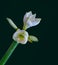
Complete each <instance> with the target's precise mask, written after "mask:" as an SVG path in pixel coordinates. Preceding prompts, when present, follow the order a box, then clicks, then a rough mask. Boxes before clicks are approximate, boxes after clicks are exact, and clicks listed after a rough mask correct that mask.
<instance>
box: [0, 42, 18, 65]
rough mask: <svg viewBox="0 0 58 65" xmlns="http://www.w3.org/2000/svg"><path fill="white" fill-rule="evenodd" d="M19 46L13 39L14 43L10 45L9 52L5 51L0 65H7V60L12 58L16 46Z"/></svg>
mask: <svg viewBox="0 0 58 65" xmlns="http://www.w3.org/2000/svg"><path fill="white" fill-rule="evenodd" d="M17 46H18V43H17V42H15V41H13V43H12V44H11V45H10V47H9V49H8V50H7V52H6V53H5V55H4V56H3V57H2V59H1V61H0V65H5V63H6V62H7V60H8V59H9V58H10V56H11V55H12V53H13V51H14V50H15V48H16V47H17Z"/></svg>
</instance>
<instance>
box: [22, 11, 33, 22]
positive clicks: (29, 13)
mask: <svg viewBox="0 0 58 65" xmlns="http://www.w3.org/2000/svg"><path fill="white" fill-rule="evenodd" d="M31 15H32V12H31V11H30V12H27V13H26V14H25V15H24V18H23V21H24V22H26V21H27V19H28V18H29V17H30V16H31Z"/></svg>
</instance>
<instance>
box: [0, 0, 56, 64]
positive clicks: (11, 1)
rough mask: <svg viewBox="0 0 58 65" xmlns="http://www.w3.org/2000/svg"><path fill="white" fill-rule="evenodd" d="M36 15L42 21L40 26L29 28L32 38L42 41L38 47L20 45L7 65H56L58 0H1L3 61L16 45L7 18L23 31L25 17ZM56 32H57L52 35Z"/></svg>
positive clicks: (0, 52)
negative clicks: (35, 37)
mask: <svg viewBox="0 0 58 65" xmlns="http://www.w3.org/2000/svg"><path fill="white" fill-rule="evenodd" d="M28 11H32V12H33V13H36V14H37V17H40V18H42V21H41V23H40V24H39V25H38V26H35V27H32V28H29V29H28V30H27V31H28V32H29V34H32V35H35V36H37V37H38V38H39V42H38V43H32V44H30V43H29V42H28V43H27V44H26V45H21V44H19V45H18V47H17V48H16V50H15V51H14V53H13V54H12V56H11V57H10V59H9V60H8V62H7V63H6V65H42V64H45V65H50V64H52V63H54V62H53V61H54V60H53V61H51V60H52V59H54V56H53V54H52V51H53V50H52V49H53V44H54V36H55V35H54V34H53V33H54V32H55V27H56V26H55V22H56V19H57V18H56V14H57V13H56V11H57V2H56V0H55V1H53V0H0V59H1V58H2V57H3V55H4V53H5V52H6V50H7V49H8V47H9V46H10V44H11V43H12V41H13V40H12V34H13V33H14V32H15V30H14V29H13V28H12V27H11V26H10V25H9V23H8V22H7V20H6V18H7V17H9V18H11V19H12V20H13V21H14V23H15V24H16V25H17V26H18V27H19V28H21V29H22V26H23V16H24V14H25V13H26V12H28ZM52 31H53V32H52Z"/></svg>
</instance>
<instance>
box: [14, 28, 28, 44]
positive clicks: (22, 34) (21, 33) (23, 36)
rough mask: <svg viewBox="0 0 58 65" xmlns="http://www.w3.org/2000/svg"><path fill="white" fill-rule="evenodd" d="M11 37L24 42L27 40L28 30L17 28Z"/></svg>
mask: <svg viewBox="0 0 58 65" xmlns="http://www.w3.org/2000/svg"><path fill="white" fill-rule="evenodd" d="M13 39H14V40H15V41H17V43H21V44H26V43H27V41H28V32H26V31H25V30H20V29H18V30H17V31H16V32H15V33H14V34H13Z"/></svg>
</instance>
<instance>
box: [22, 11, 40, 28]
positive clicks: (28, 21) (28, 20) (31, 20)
mask: <svg viewBox="0 0 58 65" xmlns="http://www.w3.org/2000/svg"><path fill="white" fill-rule="evenodd" d="M35 17H36V14H32V12H31V11H30V12H27V13H26V14H25V15H24V18H23V22H24V27H25V28H29V27H32V26H36V25H38V24H39V23H40V21H41V18H35Z"/></svg>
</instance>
